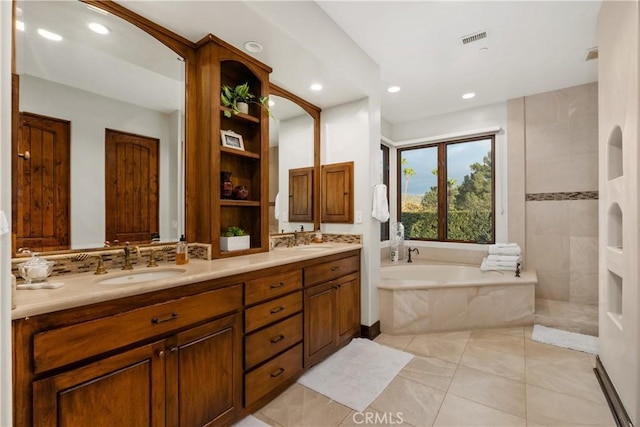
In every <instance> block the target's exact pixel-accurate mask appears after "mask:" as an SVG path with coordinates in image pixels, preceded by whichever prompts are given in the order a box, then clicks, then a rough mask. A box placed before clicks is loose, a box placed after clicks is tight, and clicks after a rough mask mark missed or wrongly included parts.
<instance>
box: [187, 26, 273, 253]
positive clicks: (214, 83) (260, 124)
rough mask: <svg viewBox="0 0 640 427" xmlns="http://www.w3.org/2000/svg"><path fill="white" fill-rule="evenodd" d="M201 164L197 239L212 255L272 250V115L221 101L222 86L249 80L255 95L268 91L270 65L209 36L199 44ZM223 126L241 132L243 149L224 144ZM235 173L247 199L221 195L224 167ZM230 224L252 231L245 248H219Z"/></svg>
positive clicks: (235, 183)
mask: <svg viewBox="0 0 640 427" xmlns="http://www.w3.org/2000/svg"><path fill="white" fill-rule="evenodd" d="M196 49H197V53H196V58H197V64H198V67H197V68H198V73H197V92H198V94H199V96H200V97H201V102H199V104H198V111H197V122H198V132H197V133H198V137H197V142H196V146H197V150H198V158H197V167H196V170H197V171H196V175H197V182H198V192H199V194H198V197H197V199H198V206H197V219H196V221H197V232H196V239H197V241H198V242H202V243H210V244H211V245H212V256H213V257H214V258H221V257H227V256H236V255H245V254H247V253H255V252H264V251H268V250H269V230H268V217H267V215H268V191H269V190H268V189H269V186H268V185H269V182H268V180H269V118H268V114H267V112H266V111H265V110H264V109H262V108H261V107H260V106H259V105H257V104H250V109H249V113H248V114H242V113H239V114H233V112H232V114H231V117H226V116H225V112H228V111H231V110H230V109H228V108H226V107H224V106H222V105H221V103H220V90H221V87H222V85H227V86H230V87H235V86H236V85H239V84H243V83H248V84H249V88H250V90H251V93H253V94H254V95H255V97H256V99H258V98H260V97H262V96H268V94H269V73H270V72H271V68H269V67H268V66H266V65H265V64H262V63H261V62H259V61H257V60H255V59H254V58H252V57H250V56H249V55H246V54H245V53H244V52H242V51H240V50H238V49H236V48H234V47H233V46H231V45H229V44H228V43H226V42H224V41H222V40H220V39H218V38H217V37H215V36H212V35H209V36H207V37H205V38H204V39H202V40H201V41H200V42H198V43H197V48H196ZM221 130H230V131H233V132H235V133H237V134H239V135H242V140H243V145H244V150H239V149H234V148H229V147H224V146H222V145H221V135H220V131H221ZM223 171H224V172H231V181H232V183H233V186H234V187H236V186H241V185H243V186H246V188H247V189H248V190H249V195H248V197H247V199H246V200H233V199H222V198H221V191H220V184H221V172H223ZM230 226H236V227H240V228H242V229H243V230H245V231H246V232H247V234H249V235H250V236H251V247H250V249H247V250H241V251H233V252H222V251H220V235H221V234H222V232H223V231H224V230H226V229H227V228H228V227H230Z"/></svg>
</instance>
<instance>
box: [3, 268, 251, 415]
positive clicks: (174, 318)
mask: <svg viewBox="0 0 640 427" xmlns="http://www.w3.org/2000/svg"><path fill="white" fill-rule="evenodd" d="M209 284H210V285H211V286H216V283H215V282H213V281H211V282H203V283H200V284H196V285H194V286H196V287H197V288H200V289H202V288H206V287H207V286H208V285H209ZM185 288H187V289H181V288H176V289H175V290H168V291H159V292H157V293H151V294H143V295H139V296H136V297H131V298H127V299H124V300H114V301H109V302H105V303H100V304H96V305H94V306H93V307H91V306H89V307H81V308H78V309H69V310H64V311H61V312H58V313H51V314H44V315H41V316H34V317H32V318H26V319H20V320H16V321H14V345H15V348H16V353H15V356H14V387H15V390H14V391H15V393H14V396H15V404H14V408H15V409H14V417H15V425H16V426H23V425H24V426H28V425H34V426H57V425H61V426H62V425H69V426H76V425H77V426H81V425H91V426H114V425H123V426H124V425H131V426H139V425H140V426H142V425H148V426H165V425H166V426H178V425H180V426H202V425H225V424H228V423H230V422H232V420H235V419H237V418H238V416H239V414H241V413H242V410H243V408H242V312H241V310H242V293H243V286H242V284H234V285H227V286H225V287H222V288H219V289H215V290H207V291H204V292H202V291H201V292H198V293H196V294H193V295H180V293H182V294H184V293H185V291H187V292H188V287H185ZM176 294H177V295H176ZM119 303H120V304H121V305H122V307H123V309H120V310H119V309H118V305H119ZM74 318H75V319H76V321H75V322H74V320H73V319H74ZM142 318H145V319H146V321H141V322H139V323H131V322H130V321H131V320H132V319H137V320H141V319H142ZM183 319H185V320H183ZM123 321H125V323H123ZM187 323H188V324H187ZM132 330H134V331H135V334H132V333H131V331H132ZM49 337H52V338H55V339H54V340H52V339H50V338H49ZM121 337H127V339H126V340H123V339H122V338H121ZM19 349H21V350H22V351H20V350H19ZM59 349H63V350H66V351H63V352H60V351H58V350H59ZM95 349H98V350H95ZM48 353H51V354H53V355H54V356H53V357H45V355H46V354H48Z"/></svg>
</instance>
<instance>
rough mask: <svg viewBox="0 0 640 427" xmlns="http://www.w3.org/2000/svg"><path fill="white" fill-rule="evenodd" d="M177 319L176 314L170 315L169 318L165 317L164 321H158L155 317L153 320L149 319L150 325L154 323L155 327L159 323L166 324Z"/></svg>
mask: <svg viewBox="0 0 640 427" xmlns="http://www.w3.org/2000/svg"><path fill="white" fill-rule="evenodd" d="M177 318H178V313H171V316H169V317H165V318H164V319H159V318H157V317H154V318H153V319H151V323H154V324H156V325H157V324H159V323H164V322H168V321H170V320H176V319H177Z"/></svg>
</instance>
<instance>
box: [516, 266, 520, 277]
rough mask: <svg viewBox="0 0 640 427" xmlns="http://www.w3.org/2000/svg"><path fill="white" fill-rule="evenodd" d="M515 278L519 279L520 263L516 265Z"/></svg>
mask: <svg viewBox="0 0 640 427" xmlns="http://www.w3.org/2000/svg"><path fill="white" fill-rule="evenodd" d="M516 277H520V263H517V264H516Z"/></svg>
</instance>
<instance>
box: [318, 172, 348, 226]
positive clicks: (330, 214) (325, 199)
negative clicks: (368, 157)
mask: <svg viewBox="0 0 640 427" xmlns="http://www.w3.org/2000/svg"><path fill="white" fill-rule="evenodd" d="M321 175H322V176H321V181H322V186H321V189H320V195H321V197H320V201H321V203H320V210H321V214H320V216H321V222H331V223H349V224H352V223H353V162H345V163H334V164H330V165H322V170H321Z"/></svg>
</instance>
